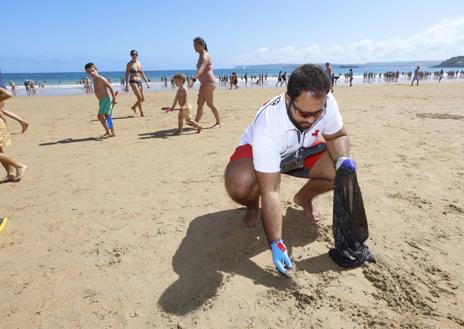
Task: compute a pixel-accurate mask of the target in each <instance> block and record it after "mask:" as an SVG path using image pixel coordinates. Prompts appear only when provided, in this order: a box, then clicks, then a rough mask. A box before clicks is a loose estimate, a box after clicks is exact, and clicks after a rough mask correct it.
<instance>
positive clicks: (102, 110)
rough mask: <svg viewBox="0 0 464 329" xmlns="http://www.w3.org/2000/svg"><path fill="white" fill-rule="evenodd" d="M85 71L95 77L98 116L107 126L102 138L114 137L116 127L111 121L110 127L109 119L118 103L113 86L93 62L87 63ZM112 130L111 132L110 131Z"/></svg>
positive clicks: (104, 125) (103, 124) (104, 126)
mask: <svg viewBox="0 0 464 329" xmlns="http://www.w3.org/2000/svg"><path fill="white" fill-rule="evenodd" d="M85 72H86V73H87V74H88V75H89V77H91V78H92V79H93V86H94V90H95V96H97V98H98V103H99V106H100V107H99V109H98V115H97V118H98V120H100V122H101V124H102V126H103V128H105V134H104V135H103V136H102V138H108V137H114V136H116V135H115V133H114V127H113V124H112V120H110V122H111V127H108V124H107V119H108V117H110V116H111V112H112V110H113V107H114V105H116V95H115V93H114V90H113V87H111V84H110V83H109V82H108V80H106V78H104V77H102V76H101V75H99V74H98V70H97V67H96V66H95V64H93V63H87V64H85ZM108 89H109V90H110V92H111V97H112V99H113V100H111V98H110V97H109V95H108ZM110 130H111V132H110Z"/></svg>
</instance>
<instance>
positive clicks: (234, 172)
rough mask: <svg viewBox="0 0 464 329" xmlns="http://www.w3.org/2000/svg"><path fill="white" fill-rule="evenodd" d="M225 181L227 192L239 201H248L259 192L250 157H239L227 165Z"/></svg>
mask: <svg viewBox="0 0 464 329" xmlns="http://www.w3.org/2000/svg"><path fill="white" fill-rule="evenodd" d="M224 181H225V186H226V190H227V193H228V194H229V196H230V197H231V198H232V199H233V200H234V201H236V202H238V203H244V202H248V200H249V199H250V198H253V197H255V195H256V194H258V193H259V190H258V183H257V180H256V174H255V172H254V170H253V164H252V162H251V160H250V159H239V160H235V161H233V162H230V163H229V164H228V165H227V168H226V171H225V174H224Z"/></svg>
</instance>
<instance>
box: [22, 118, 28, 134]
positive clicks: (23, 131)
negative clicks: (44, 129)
mask: <svg viewBox="0 0 464 329" xmlns="http://www.w3.org/2000/svg"><path fill="white" fill-rule="evenodd" d="M21 126H22V127H23V130H22V131H21V133H23V134H24V133H25V132H26V130H27V128H28V127H29V122H27V121H23V122H21Z"/></svg>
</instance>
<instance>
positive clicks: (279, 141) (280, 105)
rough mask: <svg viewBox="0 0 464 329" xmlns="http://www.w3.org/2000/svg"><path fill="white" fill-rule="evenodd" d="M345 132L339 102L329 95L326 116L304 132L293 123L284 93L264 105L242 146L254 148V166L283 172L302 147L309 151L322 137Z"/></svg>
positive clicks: (246, 132) (261, 170)
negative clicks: (283, 163)
mask: <svg viewBox="0 0 464 329" xmlns="http://www.w3.org/2000/svg"><path fill="white" fill-rule="evenodd" d="M342 128H343V120H342V117H341V115H340V111H339V109H338V104H337V101H336V100H335V98H334V96H333V95H332V94H331V93H329V94H328V95H327V107H326V110H325V113H324V114H323V115H322V116H321V117H320V118H319V119H318V120H317V121H316V122H315V123H314V124H313V125H312V126H311V128H309V129H308V130H304V131H303V132H301V131H300V130H298V128H296V127H295V125H294V124H293V123H292V121H290V118H289V117H288V113H287V106H286V102H285V93H283V94H281V95H279V96H276V97H274V98H273V99H271V100H270V101H268V102H267V103H265V104H264V105H263V106H262V107H261V108H260V109H259V111H258V113H257V114H256V116H255V118H254V120H253V121H252V122H251V124H250V125H249V126H248V127H247V128H246V129H245V132H244V133H243V134H242V136H241V137H240V143H239V146H241V145H244V144H250V145H252V146H253V166H254V168H255V170H256V171H259V172H264V173H275V172H280V161H281V159H282V158H283V157H285V156H287V155H288V154H290V153H292V152H294V151H296V150H297V149H299V148H300V147H302V146H304V147H309V146H311V145H312V144H313V143H314V142H315V141H316V140H318V139H320V138H321V136H322V134H325V135H331V134H335V133H336V132H338V131H339V130H340V129H342Z"/></svg>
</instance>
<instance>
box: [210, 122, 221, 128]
mask: <svg viewBox="0 0 464 329" xmlns="http://www.w3.org/2000/svg"><path fill="white" fill-rule="evenodd" d="M221 127H222V125H221V123H220V122H216V123H215V124H214V125H213V126H212V127H211V128H221Z"/></svg>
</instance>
